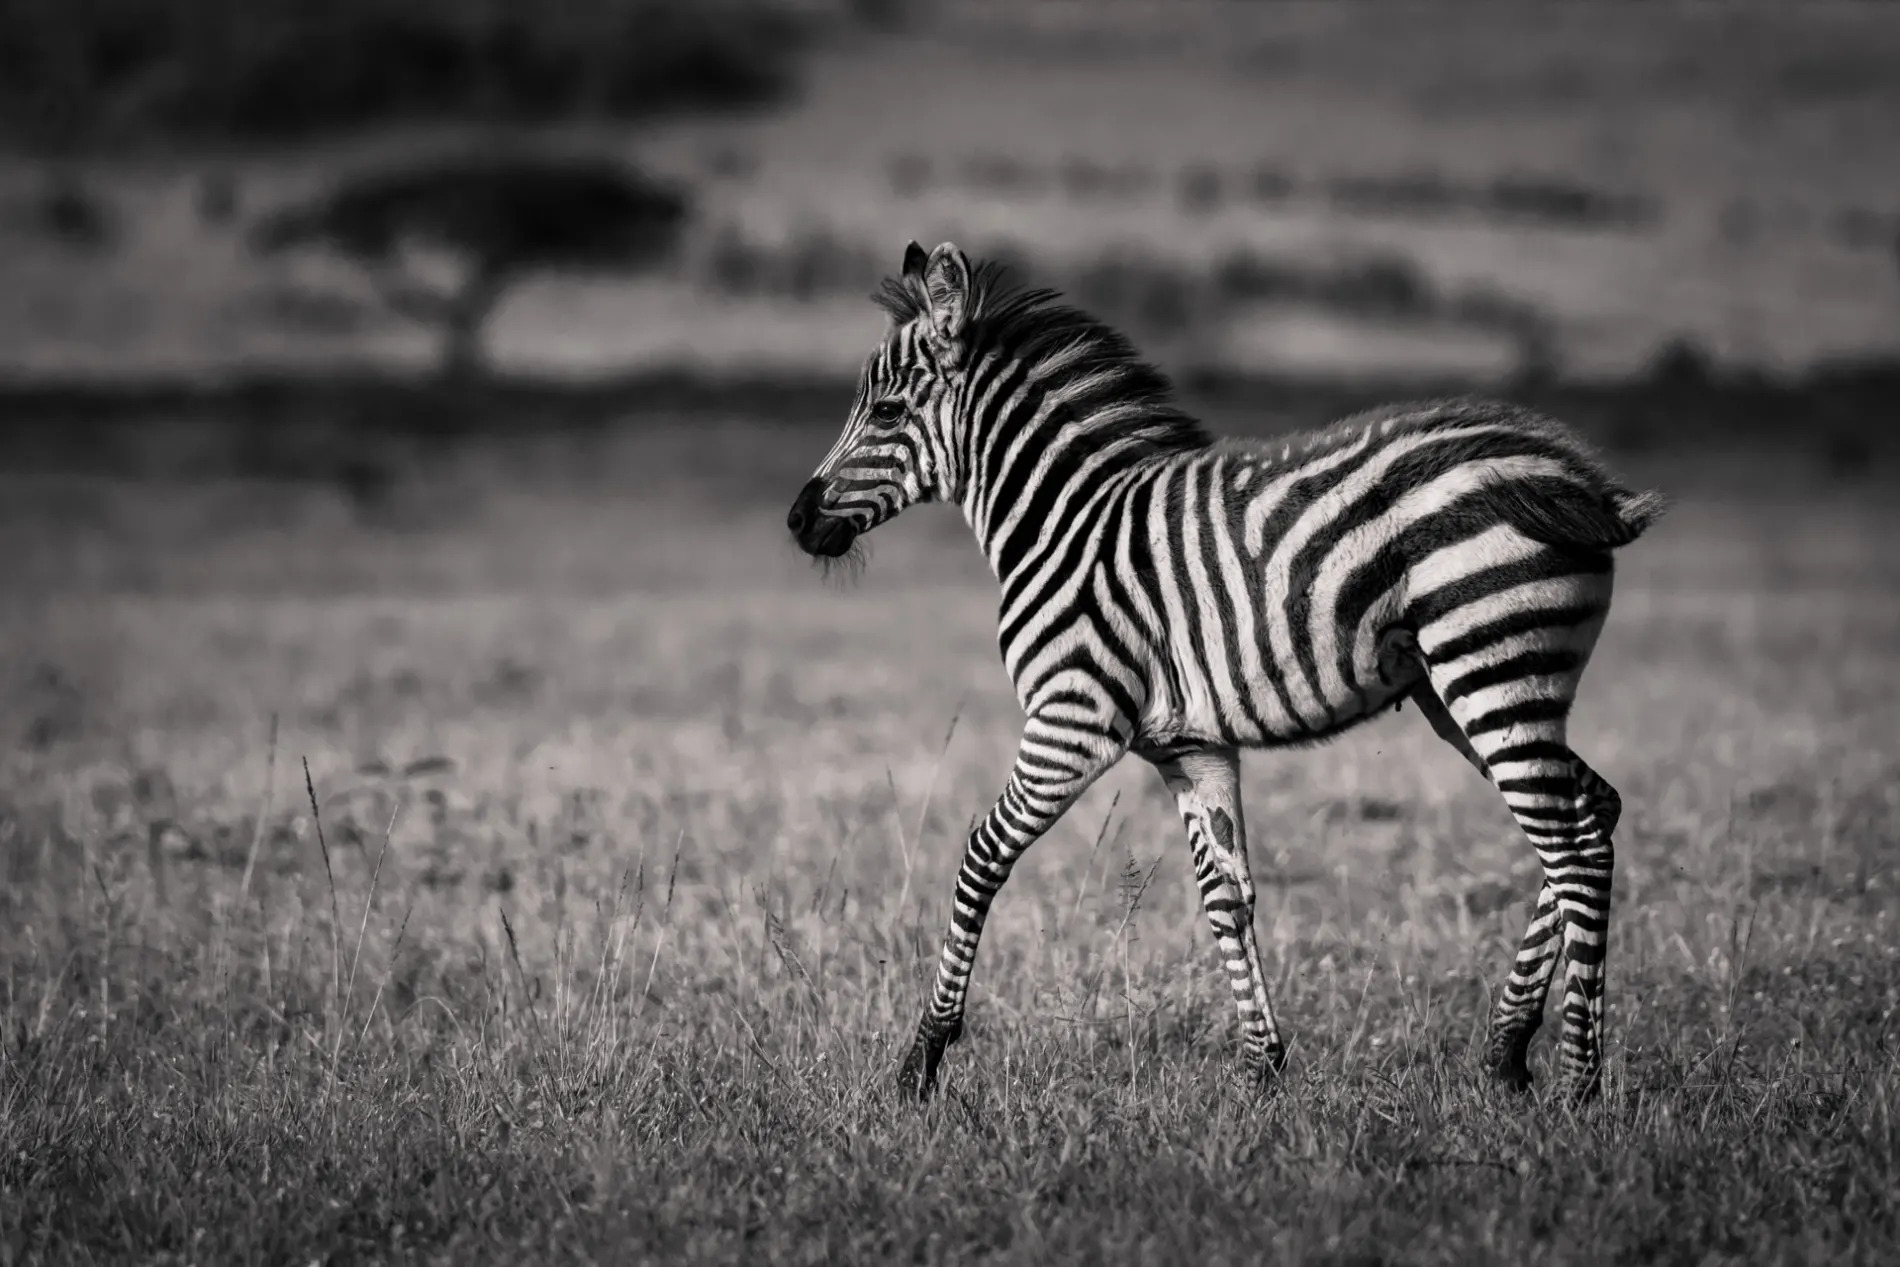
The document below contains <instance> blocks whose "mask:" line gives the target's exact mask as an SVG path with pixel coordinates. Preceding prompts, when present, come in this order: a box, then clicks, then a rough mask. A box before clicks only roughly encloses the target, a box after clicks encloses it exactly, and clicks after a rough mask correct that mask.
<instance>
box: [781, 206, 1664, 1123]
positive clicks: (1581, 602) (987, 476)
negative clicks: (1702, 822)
mask: <svg viewBox="0 0 1900 1267" xmlns="http://www.w3.org/2000/svg"><path fill="white" fill-rule="evenodd" d="M879 298H880V301H881V302H882V303H883V304H884V306H885V307H886V309H887V310H888V311H889V312H890V314H891V316H892V318H893V328H892V332H891V335H890V337H889V338H888V339H887V340H886V341H885V343H884V344H883V345H882V346H880V347H879V348H878V349H877V351H876V352H875V353H874V354H873V355H872V357H871V358H870V360H869V361H868V362H867V364H866V366H865V370H864V374H863V376H862V378H861V379H860V382H859V386H858V391H857V396H856V399H855V401H854V403H853V407H852V411H851V416H850V420H849V422H848V423H847V425H846V427H845V429H844V432H843V433H842V434H841V435H840V437H839V439H838V442H837V443H836V445H834V446H833V448H832V450H831V452H830V453H829V454H827V455H826V457H825V460H824V461H823V462H822V463H821V464H820V465H819V468H818V471H817V473H816V474H815V475H814V477H813V478H812V480H811V481H810V482H809V483H808V484H807V485H806V486H805V488H804V489H803V490H802V491H801V492H800V494H799V497H798V500H797V502H796V503H795V504H794V506H793V509H792V512H791V514H790V516H789V517H788V526H789V527H790V528H791V530H792V531H793V533H794V535H796V536H797V537H798V539H799V541H800V543H801V545H803V546H804V547H805V548H806V549H807V550H808V551H810V552H811V553H813V554H819V555H834V554H839V553H843V552H844V551H845V550H847V549H849V547H850V545H851V543H852V542H853V541H855V539H856V538H857V536H859V535H861V534H862V533H864V532H867V531H870V530H871V529H872V528H875V527H876V526H877V525H878V524H880V523H882V522H883V521H884V520H886V519H889V518H890V517H891V516H893V515H895V514H897V513H898V512H899V511H901V510H903V509H904V508H905V507H906V506H909V505H912V504H915V503H917V502H920V501H932V500H936V501H944V502H949V503H952V504H955V505H957V506H959V507H960V508H961V509H962V511H963V513H964V516H965V518H966V519H967V520H968V522H969V524H970V526H971V528H972V529H973V531H974V532H975V534H976V537H977V540H978V542H979V543H980V545H981V546H982V549H983V552H984V554H985V555H986V557H987V558H988V559H989V561H990V564H991V567H992V569H993V570H994V571H995V574H996V577H997V579H998V581H999V583H1000V585H1001V588H1002V607H1001V613H1000V631H999V643H1000V648H1001V651H1002V657H1003V663H1004V666H1005V668H1006V669H1007V670H1008V672H1009V675H1010V678H1011V680H1012V681H1013V682H1014V683H1015V686H1016V692H1017V697H1018V699H1019V700H1020V702H1021V704H1022V707H1023V710H1024V713H1025V715H1026V718H1027V721H1026V724H1025V726H1024V729H1023V737H1022V741H1021V745H1020V747H1019V749H1018V751H1017V754H1016V760H1015V765H1014V768H1013V769H1012V770H1011V772H1010V776H1009V779H1008V782H1007V783H1006V785H1005V787H1004V790H1003V793H1002V795H1001V796H1000V797H999V798H998V800H997V802H996V804H995V806H994V807H993V808H992V809H991V810H990V812H989V814H988V815H987V816H986V817H985V818H984V819H983V820H982V821H981V822H980V823H979V824H978V825H977V826H976V828H975V829H974V831H973V832H972V833H971V835H970V838H969V841H968V844H967V846H966V848H965V851H964V857H963V864H962V866H961V867H960V868H959V870H958V873H957V882H956V899H955V904H954V908H953V911H952V914H951V920H950V926H949V930H948V932H947V934H946V936H945V938H944V944H943V952H942V957H941V961H940V963H939V965H938V970H937V976H936V983H935V985H934V987H933V989H932V991H931V997H930V1003H929V1006H928V1008H927V1009H926V1011H925V1014H924V1017H923V1020H922V1022H921V1024H920V1027H919V1033H918V1036H917V1040H916V1042H915V1044H914V1045H913V1047H912V1049H911V1052H910V1055H909V1058H908V1059H907V1060H906V1062H905V1064H904V1067H903V1069H902V1071H901V1073H900V1082H901V1084H902V1086H903V1087H904V1088H905V1089H906V1090H907V1091H909V1092H911V1093H913V1094H920V1095H922V1094H928V1093H929V1091H930V1089H931V1086H932V1084H933V1082H934V1080H935V1077H936V1072H937V1067H938V1063H939V1061H940V1060H941V1057H942V1054H943V1051H944V1049H945V1047H946V1046H947V1045H948V1044H949V1043H951V1042H953V1041H954V1040H955V1039H956V1037H957V1035H958V1034H959V1032H960V1031H961V1028H962V1019H963V1009H964V999H965V995H966V993H967V989H968V985H969V979H970V972H971V965H972V963H973V962H974V959H975V956H976V950H977V945H978V942H979V940H980V938H981V935H982V930H983V924H984V921H985V918H986V917H987V915H988V912H989V908H990V904H991V902H992V901H993V900H994V898H995V896H996V893H997V891H998V890H999V889H1000V888H1001V887H1002V886H1003V884H1004V882H1005V881H1006V880H1007V879H1008V877H1009V873H1010V870H1011V868H1012V867H1013V865H1014V864H1015V862H1016V860H1017V858H1019V857H1020V856H1021V855H1022V853H1023V851H1024V850H1026V849H1027V848H1028V847H1029V846H1030V845H1031V844H1033V843H1034V842H1035V841H1036V840H1037V839H1038V838H1039V837H1040V836H1041V835H1042V834H1043V833H1044V832H1046V831H1047V830H1048V829H1049V827H1050V826H1051V825H1052V824H1053V823H1054V822H1055V821H1056V819H1057V818H1058V817H1059V816H1060V815H1061V814H1062V813H1063V812H1064V811H1065V810H1066V809H1067V808H1068V807H1069V805H1071V804H1072V803H1073V802H1074V801H1075V799H1076V798H1077V797H1078V796H1080V795H1081V793H1082V792H1083V791H1084V790H1086V789H1087V788H1088V787H1089V785H1090V784H1091V783H1093V782H1094V780H1095V779H1096V778H1098V777H1100V775H1101V774H1102V773H1103V772H1104V771H1105V770H1107V769H1108V768H1109V767H1110V766H1111V765H1113V764H1114V763H1115V762H1116V761H1117V760H1119V759H1120V758H1121V757H1122V755H1123V754H1125V753H1127V752H1131V751H1132V752H1134V753H1135V754H1136V755H1137V756H1139V757H1141V758H1143V759H1145V760H1147V761H1149V762H1150V763H1152V764H1153V765H1154V766H1155V767H1156V769H1157V770H1158V771H1159V773H1160V774H1161V776H1162V778H1163V779H1164V780H1165V781H1166V783H1167V786H1168V787H1169V789H1170V790H1171V791H1172V792H1173V793H1174V795H1175V797H1176V800H1177V803H1178V805H1179V808H1180V811H1181V815H1182V818H1183V820H1184V822H1185V823H1186V827H1187V835H1188V840H1189V844H1190V847H1191V849H1192V851H1193V860H1194V871H1195V877H1196V881H1197V883H1198V885H1199V887H1200V889H1201V894H1202V899H1203V904H1204V906H1205V908H1206V911H1207V916H1208V919H1209V922H1210V923H1211V924H1212V926H1213V929H1214V932H1215V936H1216V939H1217V941H1218V943H1219V945H1220V948H1221V952H1222V957H1223V960H1224V962H1225V964H1226V966H1227V969H1228V972H1229V974H1230V976H1231V980H1232V985H1233V989H1234V996H1235V1003H1236V1007H1237V1010H1238V1013H1239V1018H1240V1024H1241V1034H1242V1057H1243V1059H1242V1065H1241V1068H1242V1071H1243V1074H1244V1076H1245V1077H1246V1078H1247V1079H1248V1080H1249V1081H1250V1082H1260V1081H1263V1080H1266V1079H1269V1078H1271V1077H1272V1076H1274V1075H1275V1074H1276V1073H1277V1072H1278V1070H1279V1069H1280V1067H1281V1065H1282V1063H1283V1060H1284V1045H1283V1043H1282V1041H1281V1037H1280V1033H1279V1029H1278V1025H1277V1022H1276V1020H1275V1017H1274V1014H1273V1009H1272V1005H1271V1002H1270V1001H1269V998H1268V993H1267V985H1266V975H1265V973H1264V971H1263V969H1262V967H1261V962H1260V955H1259V950H1258V946H1257V944H1256V942H1255V940H1254V935H1253V906H1254V893H1253V883H1252V879H1251V877H1250V874H1249V871H1248V862H1247V848H1246V835H1245V829H1244V826H1243V822H1244V820H1243V818H1242V814H1241V807H1240V800H1239V792H1238V761H1239V757H1238V754H1239V751H1240V750H1241V749H1242V748H1249V747H1271V746H1281V745H1291V744H1301V743H1308V742H1314V741H1318V740H1322V739H1325V738H1327V737H1329V736H1332V735H1335V734H1338V733H1340V732H1341V731H1343V730H1346V729H1348V728H1350V727H1352V726H1355V725H1357V724H1359V723H1360V722H1362V721H1364V720H1366V719H1367V718H1369V717H1371V716H1373V715H1374V714H1376V713H1378V712H1379V711H1380V710H1382V709H1385V708H1388V707H1393V706H1396V705H1397V704H1399V703H1400V702H1402V701H1404V700H1406V699H1410V700H1413V701H1415V702H1416V703H1417V705H1418V707H1419V709H1420V711H1421V712H1423V713H1424V714H1425V715H1426V717H1427V719H1428V720H1429V721H1430V722H1431V724H1432V725H1433V727H1434V729H1436V730H1437V731H1438V733H1439V734H1440V735H1442V736H1444V737H1445V738H1446V740H1447V741H1448V742H1450V743H1452V744H1453V745H1454V746H1456V747H1457V748H1458V750H1459V751H1460V752H1461V753H1463V754H1464V755H1465V757H1466V758H1467V759H1468V760H1469V761H1470V762H1471V763H1472V764H1473V765H1474V766H1475V767H1476V768H1477V769H1478V770H1479V771H1480V773H1482V774H1483V775H1484V776H1485V777H1486V778H1487V779H1489V780H1491V781H1492V782H1493V783H1494V784H1495V785H1496V786H1497V788H1498V790H1499V792H1500V793H1501V795H1502V796H1503V799H1504V801H1505V803H1506V805H1507V806H1508V807H1509V808H1510V810H1511V812H1512V813H1513V814H1514V815H1515V816H1516V818H1517V821H1518V823H1519V824H1520V826H1521V827H1522V829H1523V831H1524V833H1525V835H1526V836H1527V837H1529V839H1530V841H1531V843H1532V845H1533V846H1534V847H1535V848H1536V849H1537V851H1538V854H1539V856H1540V858H1541V859H1542V862H1543V865H1544V874H1545V881H1544V884H1543V887H1542V889H1541V891H1540V893H1539V894H1538V897H1537V901H1536V904H1535V907H1534V909H1533V914H1532V918H1531V921H1530V925H1529V928H1528V931H1527V932H1526V934H1525V936H1524V939H1523V942H1522V944H1521V946H1520V949H1519V951H1518V955H1517V958H1516V961H1515V963H1514V965H1513V968H1512V972H1511V975H1510V978H1509V980H1508V982H1507V984H1506V986H1505V989H1504V992H1503V994H1502V996H1501V998H1500V1001H1499V1003H1498V1007H1497V1011H1496V1014H1495V1016H1494V1018H1493V1024H1492V1033H1491V1039H1490V1042H1489V1045H1488V1059H1489V1064H1490V1067H1491V1070H1492V1072H1493V1074H1494V1075H1495V1076H1496V1077H1498V1078H1499V1079H1500V1080H1502V1081H1504V1082H1506V1083H1508V1084H1511V1085H1514V1086H1519V1087H1521V1086H1525V1085H1528V1083H1529V1078H1530V1075H1529V1072H1528V1070H1527V1068H1526V1066H1525V1052H1526V1049H1527V1046H1528V1043H1529V1040H1530V1037H1531V1035H1532V1033H1533V1032H1534V1030H1535V1029H1536V1028H1537V1025H1538V1023H1539V1021H1540V1019H1541V1016H1542V1011H1543V1004H1544V997H1545V993H1546V991H1547V988H1548V986H1549V983H1550V981H1551V978H1552V976H1553V975H1554V970H1555V966H1556V963H1557V960H1558V957H1559V954H1560V952H1561V953H1562V955H1563V957H1564V958H1565V959H1566V960H1567V964H1568V968H1567V971H1566V975H1565V982H1564V1002H1563V1031H1562V1042H1561V1055H1562V1067H1563V1072H1564V1076H1565V1080H1566V1083H1567V1084H1568V1086H1569V1087H1570V1088H1571V1090H1572V1091H1573V1092H1575V1093H1578V1094H1588V1093H1590V1092H1592V1091H1593V1090H1594V1089H1595V1088H1596V1086H1597V1083H1598V1080H1599V1076H1600V1069H1601V1063H1602V1044H1603V952H1604V940H1605V934H1606V931H1607V923H1608V913H1609V895H1610V876H1611V865H1612V848H1611V834H1612V832H1613V830H1614V828H1615V825H1616V820H1617V816H1618V813H1619V811H1620V805H1619V802H1618V800H1617V796H1616V793H1615V791H1614V789H1612V788H1611V787H1610V785H1609V784H1608V783H1607V782H1605V781H1604V780H1603V779H1602V778H1601V777H1600V776H1599V775H1597V774H1596V773H1595V772H1594V771H1593V770H1591V769H1590V768H1589V766H1587V765H1586V764H1584V762H1583V760H1582V759H1581V758H1580V757H1578V756H1577V755H1576V754H1575V753H1574V752H1572V751H1571V750H1570V748H1569V745H1568V742H1567V739H1566V734H1565V723H1566V719H1567V718H1568V715H1569V711H1570V705H1571V701H1572V699H1573V698H1574V697H1575V694H1576V690H1577V683H1578V679H1579V677H1580V676H1581V674H1582V672H1583V669H1584V665H1585V664H1586V662H1587V661H1588V659H1589V656H1590V652H1591V650H1592V648H1593V646H1594V645H1595V642H1596V638H1597V635H1598V632H1599V631H1600V630H1601V628H1602V625H1603V621H1604V618H1605V616H1606V614H1607V612H1608V610H1609V604H1610V592H1611V574H1612V567H1611V551H1612V550H1614V549H1615V548H1617V547H1619V546H1622V545H1625V544H1627V543H1629V542H1630V541H1633V540H1635V539H1636V537H1637V536H1638V535H1640V534H1641V533H1642V531H1643V530H1644V529H1645V528H1646V527H1647V526H1648V524H1649V523H1650V522H1651V521H1652V520H1653V519H1654V518H1655V517H1656V515H1657V514H1658V513H1659V512H1660V509H1661V503H1660V501H1659V499H1657V498H1656V497H1655V496H1654V495H1653V494H1640V495H1638V494H1632V493H1630V492H1628V491H1626V490H1624V489H1622V488H1620V487H1619V486H1617V485H1616V484H1615V483H1614V482H1613V481H1612V480H1611V479H1610V478H1609V477H1608V476H1607V475H1606V474H1605V473H1604V471H1603V470H1602V468H1601V467H1600V466H1599V465H1598V464H1597V463H1596V462H1595V461H1594V460H1593V459H1592V458H1591V457H1590V456H1589V455H1588V453H1587V452H1586V451H1585V450H1584V449H1583V448H1582V447H1581V446H1580V445H1579V444H1578V442H1577V441H1576V440H1575V439H1574V438H1573V437H1572V436H1571V435H1570V434H1569V433H1568V432H1566V431H1565V430H1564V429H1562V428H1561V427H1559V426H1557V425H1556V424H1554V423H1552V422H1549V421H1547V420H1545V419H1542V418H1539V417H1537V416H1534V415H1532V414H1530V413H1527V412H1525V411H1523V410H1519V409H1514V408H1511V407H1509V406H1506V405H1501V404H1496V403H1490V402H1480V401H1454V402H1446V403H1438V404H1430V405H1423V406H1417V407H1409V408H1391V409H1386V410H1380V411H1376V412H1374V413H1369V414H1365V415H1361V416H1358V417H1355V418H1351V419H1347V420H1345V421H1343V422H1341V423H1338V424H1335V425H1334V426H1332V427H1330V428H1328V429H1326V430H1324V431H1321V432H1317V433H1313V434H1310V435H1306V436H1302V437H1300V438H1298V439H1296V440H1293V441H1290V442H1283V443H1279V444H1274V445H1265V444H1255V443H1241V442H1234V441H1216V440H1214V439H1213V438H1212V437H1210V436H1209V435H1208V434H1207V433H1206V432H1205V431H1204V430H1203V429H1202V428H1201V427H1200V426H1199V424H1198V423H1196V422H1195V421H1194V420H1192V419H1191V418H1189V417H1187V416H1186V415H1185V414H1183V413H1182V412H1180V411H1179V410H1178V409H1177V408H1176V407H1175V406H1174V405H1173V404H1172V403H1170V399H1169V391H1168V384H1167V382H1166V380H1165V379H1164V378H1163V377H1162V376H1161V375H1160V374H1159V373H1157V372H1156V371H1155V370H1154V369H1152V368H1151V367H1149V366H1147V365H1145V364H1143V363H1142V362H1141V361H1140V360H1139V359H1137V358H1136V356H1135V355H1134V353H1133V351H1132V350H1131V349H1130V348H1129V346H1128V345H1127V343H1126V342H1125V341H1124V340H1123V339H1122V338H1121V337H1120V336H1118V335H1117V334H1115V333H1114V332H1113V331H1111V330H1109V329H1108V328H1106V327H1104V326H1102V325H1100V324H1099V323H1097V322H1095V321H1093V320H1091V319H1089V318H1088V317H1086V316H1084V315H1083V314H1081V313H1079V312H1077V311H1075V310H1074V309H1071V308H1068V307H1065V306H1063V305H1062V304H1060V303H1059V302H1057V301H1056V298H1055V297H1054V296H1053V295H1051V294H1050V293H1048V292H1042V291H1032V292H1014V293H1011V292H1006V291H1004V290H1003V289H1002V288H1001V286H1000V284H999V274H998V271H997V270H996V269H994V268H993V267H990V266H985V267H982V268H978V269H974V270H973V269H972V268H971V266H970V264H969V262H968V260H967V259H965V257H964V256H963V255H962V253H961V252H959V251H958V250H957V249H956V248H955V247H954V246H951V245H949V244H945V245H943V246H940V247H938V248H937V249H936V250H935V251H934V252H931V253H930V254H929V255H928V256H926V255H925V253H924V252H923V251H922V250H921V249H920V248H918V247H917V246H916V245H915V244H914V243H913V244H912V246H911V248H910V250H909V251H908V252H907V254H906V258H905V268H904V271H903V274H902V275H901V276H900V277H898V278H894V279H892V280H890V281H889V282H887V283H886V284H885V287H884V290H883V292H882V293H881V294H880V296H879Z"/></svg>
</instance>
